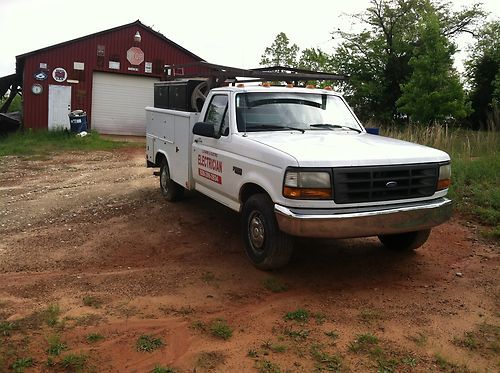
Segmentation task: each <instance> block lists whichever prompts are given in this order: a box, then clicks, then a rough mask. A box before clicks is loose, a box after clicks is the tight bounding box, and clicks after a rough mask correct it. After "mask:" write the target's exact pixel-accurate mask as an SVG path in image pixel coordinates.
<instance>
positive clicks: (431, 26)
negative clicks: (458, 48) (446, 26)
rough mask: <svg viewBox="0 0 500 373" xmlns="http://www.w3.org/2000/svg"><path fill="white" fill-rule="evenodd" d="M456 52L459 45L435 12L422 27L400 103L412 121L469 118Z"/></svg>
mask: <svg viewBox="0 0 500 373" xmlns="http://www.w3.org/2000/svg"><path fill="white" fill-rule="evenodd" d="M454 53H455V46H454V45H453V44H452V43H451V42H450V41H449V40H448V39H447V38H446V36H445V35H444V34H443V32H442V30H441V27H440V24H439V19H438V16H437V14H436V13H435V12H433V11H432V9H431V10H430V11H429V12H428V13H427V14H426V15H425V16H424V18H423V20H422V21H421V23H420V25H419V27H418V46H417V47H416V48H415V51H414V52H413V57H411V58H410V61H409V63H408V65H409V66H410V67H411V68H412V73H411V76H410V79H409V80H408V82H407V83H405V84H402V86H401V92H402V95H401V97H400V98H399V99H398V100H397V101H396V103H397V106H398V109H399V110H400V111H401V112H402V113H404V114H407V115H408V116H409V117H410V119H411V120H414V121H417V122H420V123H426V124H430V123H433V122H435V121H444V120H447V119H450V118H454V119H459V118H464V117H465V116H466V115H467V110H466V105H465V95H464V92H463V89H462V85H461V83H460V80H459V78H458V74H457V73H456V71H455V70H454V69H453V60H452V56H453V54H454Z"/></svg>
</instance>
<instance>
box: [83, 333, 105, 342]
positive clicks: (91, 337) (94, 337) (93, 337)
mask: <svg viewBox="0 0 500 373" xmlns="http://www.w3.org/2000/svg"><path fill="white" fill-rule="evenodd" d="M85 339H86V340H87V342H88V343H96V342H99V341H101V340H103V339H104V336H103V335H101V334H98V333H90V334H87V336H86V337H85Z"/></svg>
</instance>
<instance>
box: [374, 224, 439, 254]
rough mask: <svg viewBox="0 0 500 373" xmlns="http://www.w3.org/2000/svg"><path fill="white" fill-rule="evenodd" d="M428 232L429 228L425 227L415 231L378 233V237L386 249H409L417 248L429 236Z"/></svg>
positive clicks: (429, 231)
mask: <svg viewBox="0 0 500 373" xmlns="http://www.w3.org/2000/svg"><path fill="white" fill-rule="evenodd" d="M430 233H431V230H430V229H425V230H421V231H416V232H408V233H399V234H385V235H380V236H378V239H379V240H380V242H382V243H383V244H384V246H385V247H387V248H388V249H391V250H397V251H409V250H415V249H418V248H419V247H420V246H422V245H423V244H424V243H425V242H426V241H427V239H428V238H429V234H430Z"/></svg>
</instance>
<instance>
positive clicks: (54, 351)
mask: <svg viewBox="0 0 500 373" xmlns="http://www.w3.org/2000/svg"><path fill="white" fill-rule="evenodd" d="M47 342H48V344H49V347H48V348H47V353H48V354H49V355H52V356H59V355H60V354H61V352H63V351H64V350H67V349H68V346H66V344H65V343H63V342H62V341H61V337H59V336H58V335H56V334H54V335H51V336H50V337H49V338H48V340H47Z"/></svg>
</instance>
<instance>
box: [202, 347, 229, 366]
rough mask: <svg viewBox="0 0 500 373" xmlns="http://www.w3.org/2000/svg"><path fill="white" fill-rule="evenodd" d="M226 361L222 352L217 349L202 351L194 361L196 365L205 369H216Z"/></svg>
mask: <svg viewBox="0 0 500 373" xmlns="http://www.w3.org/2000/svg"><path fill="white" fill-rule="evenodd" d="M225 362H226V357H225V356H224V354H222V353H221V352H218V351H211V352H202V353H201V354H200V355H199V356H198V359H197V361H196V365H197V366H198V367H200V368H205V369H216V368H217V367H218V366H219V365H221V364H224V363H225Z"/></svg>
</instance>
